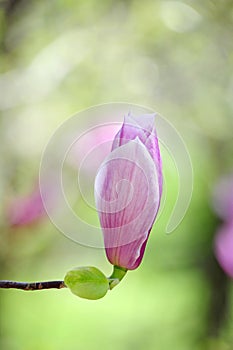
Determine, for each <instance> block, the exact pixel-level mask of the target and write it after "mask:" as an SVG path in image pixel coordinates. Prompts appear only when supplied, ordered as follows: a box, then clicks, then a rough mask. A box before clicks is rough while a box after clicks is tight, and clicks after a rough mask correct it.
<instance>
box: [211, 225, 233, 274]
mask: <svg viewBox="0 0 233 350" xmlns="http://www.w3.org/2000/svg"><path fill="white" fill-rule="evenodd" d="M214 250H215V256H216V258H217V260H218V262H219V265H220V266H221V267H222V269H223V270H224V271H225V273H226V274H227V275H229V276H230V277H231V278H233V220H232V221H231V222H229V223H226V224H224V225H223V226H222V227H221V228H220V229H219V230H218V231H217V233H216V236H215V242H214Z"/></svg>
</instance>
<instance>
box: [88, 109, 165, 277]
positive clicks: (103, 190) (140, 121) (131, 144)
mask: <svg viewBox="0 0 233 350" xmlns="http://www.w3.org/2000/svg"><path fill="white" fill-rule="evenodd" d="M154 119H155V115H150V114H148V115H142V116H140V117H134V116H132V115H131V114H129V115H128V116H127V117H126V118H125V121H124V123H123V126H122V128H121V129H120V131H119V132H118V133H117V135H116V136H115V139H114V141H113V146H112V151H111V153H110V154H109V155H108V156H107V158H106V159H105V161H104V162H103V163H102V165H101V167H100V168H99V171H98V173H97V176H96V180H95V199H96V206H97V210H98V214H99V219H100V224H101V228H102V231H103V235H104V243H105V249H106V254H107V257H108V260H109V261H110V263H111V264H113V265H115V266H119V267H122V268H125V269H128V270H134V269H136V268H137V267H138V266H139V264H140V263H141V261H142V257H143V254H144V250H145V246H146V243H147V240H148V237H149V233H150V230H151V228H152V225H153V223H154V221H155V218H156V216H157V213H158V209H159V205H160V200H161V196H162V166H161V158H160V151H159V145H158V139H157V135H156V132H155V128H154Z"/></svg>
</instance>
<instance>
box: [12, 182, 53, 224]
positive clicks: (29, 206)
mask: <svg viewBox="0 0 233 350" xmlns="http://www.w3.org/2000/svg"><path fill="white" fill-rule="evenodd" d="M6 216H7V220H8V224H9V225H10V226H14V227H16V226H17V227H19V226H27V225H30V224H33V223H35V222H38V221H40V220H41V219H42V218H43V217H45V216H46V211H45V209H44V206H43V202H42V198H41V194H40V190H39V188H38V187H36V188H35V189H34V190H33V191H32V192H31V193H30V194H28V195H27V196H18V197H16V198H14V199H12V200H11V202H10V203H9V205H8V207H7V210H6Z"/></svg>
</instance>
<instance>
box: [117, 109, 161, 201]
mask: <svg viewBox="0 0 233 350" xmlns="http://www.w3.org/2000/svg"><path fill="white" fill-rule="evenodd" d="M154 124H155V114H144V115H142V116H139V117H135V116H133V115H131V114H130V113H129V114H128V115H127V116H126V117H125V120H124V123H123V125H122V128H121V129H120V130H119V132H118V133H117V135H116V137H115V139H114V141H113V145H112V150H114V149H116V148H117V147H119V146H122V145H124V144H126V143H127V142H129V140H134V139H135V138H136V137H138V138H139V139H140V140H141V142H142V143H143V144H144V145H145V146H146V148H147V149H148V151H149V153H150V155H151V157H152V159H153V160H154V162H155V166H156V170H157V172H158V177H159V190H160V195H162V186H163V177H162V160H161V156H160V151H159V144H158V138H157V134H156V131H155V126H154Z"/></svg>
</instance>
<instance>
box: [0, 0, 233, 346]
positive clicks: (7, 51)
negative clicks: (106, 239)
mask: <svg viewBox="0 0 233 350" xmlns="http://www.w3.org/2000/svg"><path fill="white" fill-rule="evenodd" d="M232 24H233V2H232V1H231V0H220V1H218V0H215V1H214V0H206V1H202V0H196V1H195V0H189V1H188V0H184V1H156V0H154V1H152V0H145V1H138V0H128V1H127V0H125V1H110V0H101V1H95V0H85V1H84V0H79V1H75V0H57V1H45V0H41V1H36V0H34V1H26V0H11V1H7V0H5V1H2V0H0V50H1V52H0V137H1V138H0V139H1V157H0V166H1V173H0V194H1V204H0V205H1V214H0V219H1V222H0V225H1V232H0V234H1V244H0V260H1V267H0V273H1V276H0V278H1V279H13V280H22V281H23V280H25V281H36V280H39V281H40V280H51V279H62V278H63V277H64V275H65V273H66V272H67V271H68V270H69V269H71V268H72V267H75V266H82V265H93V266H96V267H98V268H100V269H101V270H102V271H103V272H104V273H105V274H107V275H108V274H110V273H111V266H110V264H109V263H108V262H107V260H106V258H105V253H104V251H103V250H101V249H92V248H88V247H82V246H80V245H78V244H76V243H74V242H72V241H70V240H68V239H67V238H65V237H64V236H63V235H61V234H60V233H59V232H58V230H57V229H56V228H55V227H54V226H53V225H52V223H50V221H49V220H43V221H42V222H41V223H39V224H37V225H32V226H30V227H26V228H21V229H12V228H9V227H8V225H7V221H6V217H5V208H6V205H7V203H8V200H9V198H12V197H13V196H15V195H18V194H24V193H28V192H29V191H30V190H31V188H32V187H33V184H34V182H35V179H36V177H37V175H38V170H39V164H40V157H41V154H42V151H43V148H44V146H45V144H46V142H47V141H48V139H49V137H50V136H51V134H52V133H53V131H54V130H55V128H56V127H57V126H58V125H59V124H60V123H61V122H63V121H65V120H66V119H67V118H69V116H71V115H73V114H75V113H77V112H78V111H80V110H82V109H85V108H88V107H90V106H92V105H95V104H100V103H106V102H116V101H117V102H118V101H120V102H130V103H135V104H140V105H145V106H148V107H149V108H152V109H154V110H156V111H159V112H160V113H161V115H163V116H165V117H166V118H167V119H168V120H169V121H170V122H171V123H172V124H173V125H174V126H175V127H176V129H177V130H178V131H179V133H180V134H181V135H182V137H183V139H184V142H185V143H186V145H187V147H188V149H189V152H190V156H191V159H192V164H193V169H194V190H193V197H192V202H191V205H190V208H189V210H188V213H187V215H186V216H185V218H184V220H183V221H182V223H181V224H180V226H179V227H178V228H177V229H176V231H175V232H173V233H172V234H171V235H166V234H165V226H166V223H167V221H168V217H169V215H170V214H171V210H172V207H173V205H174V202H175V199H176V195H177V190H178V178H177V174H176V169H175V166H174V164H173V162H172V160H171V159H170V158H169V157H168V156H167V155H166V154H165V155H164V157H163V158H164V159H163V163H164V175H165V180H166V186H167V201H166V206H165V209H164V211H163V213H162V215H161V216H160V218H159V220H158V222H157V223H156V225H155V226H154V228H153V230H152V233H151V237H150V240H149V243H148V246H147V249H146V254H145V257H144V259H143V262H142V264H141V266H140V267H139V268H138V269H137V270H136V271H134V272H130V273H128V275H127V276H126V277H125V278H124V280H123V281H122V282H121V284H120V285H119V286H117V287H116V288H115V289H114V290H112V291H111V292H109V293H108V294H107V295H106V296H105V297H104V298H103V299H101V300H98V301H87V300H82V299H79V298H77V297H75V296H74V295H72V294H71V293H70V292H69V290H66V289H64V290H60V291H56V290H49V291H40V292H31V293H29V292H27V293H26V292H21V291H17V290H16V291H15V290H9V291H6V290H3V291H1V293H0V312H1V314H0V319H1V333H0V343H1V346H0V348H1V349H9V350H31V349H33V350H34V349H35V350H41V349H45V350H55V349H56V350H63V349H69V350H72V349H113V350H114V349H123V350H124V349H127V350H128V349H148V350H150V349H151V350H152V349H159V350H163V349H165V350H167V349H174V350H176V349H177V350H187V349H189V350H194V349H195V350H202V349H211V350H212V349H213V350H228V349H232V347H233V304H232V301H233V300H232V298H233V289H232V283H231V281H229V280H228V279H227V278H226V277H225V275H224V274H223V272H222V271H221V269H220V268H219V267H218V264H217V263H216V261H215V259H214V257H213V253H212V246H213V238H214V235H215V232H216V230H217V228H218V226H219V225H220V222H219V219H218V218H216V217H215V214H214V213H213V211H212V207H211V194H212V191H213V186H214V184H215V182H216V181H217V179H218V178H219V177H221V176H222V175H223V174H225V173H228V172H230V171H232V166H233V164H232V152H233V142H232V130H233V119H232V112H233V100H232V92H233V91H232V90H233V89H232V88H233V50H232V48H233V41H232V33H233V25H232ZM79 209H80V210H83V213H80V214H82V215H85V216H88V211H87V208H85V206H82V205H81V206H80V208H79ZM90 215H92V214H91V213H90ZM96 222H97V216H96ZM224 300H225V301H226V302H225V303H224ZM225 304H226V305H225Z"/></svg>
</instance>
